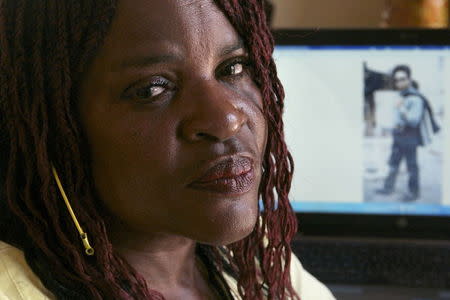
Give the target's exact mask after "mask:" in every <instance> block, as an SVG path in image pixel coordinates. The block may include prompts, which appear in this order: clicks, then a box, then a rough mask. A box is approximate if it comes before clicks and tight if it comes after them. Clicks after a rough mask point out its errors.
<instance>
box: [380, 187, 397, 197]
mask: <svg viewBox="0 0 450 300" xmlns="http://www.w3.org/2000/svg"><path fill="white" fill-rule="evenodd" d="M393 192H394V190H393V189H386V188H382V189H378V190H376V191H375V193H377V194H378V195H384V196H387V195H390V194H392V193H393Z"/></svg>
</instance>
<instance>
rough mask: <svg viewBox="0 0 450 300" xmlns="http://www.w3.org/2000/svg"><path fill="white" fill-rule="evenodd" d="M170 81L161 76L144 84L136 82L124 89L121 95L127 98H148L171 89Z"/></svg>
mask: <svg viewBox="0 0 450 300" xmlns="http://www.w3.org/2000/svg"><path fill="white" fill-rule="evenodd" d="M172 88H173V87H172V85H171V83H170V82H169V81H168V80H166V79H163V78H157V79H154V80H151V81H149V82H145V83H144V84H137V85H135V86H131V87H130V88H128V89H126V90H125V92H124V94H123V97H124V98H127V99H137V100H150V99H153V98H156V97H158V96H160V95H162V94H164V93H165V92H166V91H167V90H170V89H172Z"/></svg>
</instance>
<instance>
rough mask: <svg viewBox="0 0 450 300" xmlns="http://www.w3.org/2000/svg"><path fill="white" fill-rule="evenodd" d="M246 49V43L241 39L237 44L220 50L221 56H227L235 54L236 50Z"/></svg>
mask: <svg viewBox="0 0 450 300" xmlns="http://www.w3.org/2000/svg"><path fill="white" fill-rule="evenodd" d="M240 49H245V45H244V41H243V40H242V39H241V38H239V39H238V40H237V41H236V43H234V44H232V45H229V46H225V47H223V48H222V49H221V50H220V56H226V55H228V54H230V53H233V52H234V51H236V50H240Z"/></svg>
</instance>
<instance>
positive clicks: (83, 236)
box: [52, 164, 94, 256]
mask: <svg viewBox="0 0 450 300" xmlns="http://www.w3.org/2000/svg"><path fill="white" fill-rule="evenodd" d="M52 172H53V177H54V178H55V181H56V184H57V185H58V188H59V191H60V193H61V196H62V197H63V199H64V202H65V203H66V206H67V210H68V211H69V214H70V216H71V217H72V220H73V222H74V223H75V226H76V227H77V230H78V232H79V233H80V237H81V241H82V242H83V245H84V248H85V252H86V254H87V255H89V256H92V255H94V248H92V247H91V245H90V244H89V240H88V237H87V234H86V232H84V231H83V229H82V228H81V226H80V223H78V220H77V217H76V216H75V213H74V212H73V209H72V207H71V206H70V203H69V199H68V198H67V195H66V192H65V191H64V189H63V187H62V184H61V180H60V179H59V176H58V173H57V172H56V169H55V167H54V166H53V164H52Z"/></svg>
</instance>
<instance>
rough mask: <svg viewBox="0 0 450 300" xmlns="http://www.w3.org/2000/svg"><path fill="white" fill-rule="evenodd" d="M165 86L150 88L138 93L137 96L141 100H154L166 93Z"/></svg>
mask: <svg viewBox="0 0 450 300" xmlns="http://www.w3.org/2000/svg"><path fill="white" fill-rule="evenodd" d="M165 89H166V88H165V87H163V86H148V87H144V88H141V89H138V90H137V91H136V95H137V96H138V97H139V98H152V97H156V96H158V95H160V94H162V93H163V92H164V91H165Z"/></svg>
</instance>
